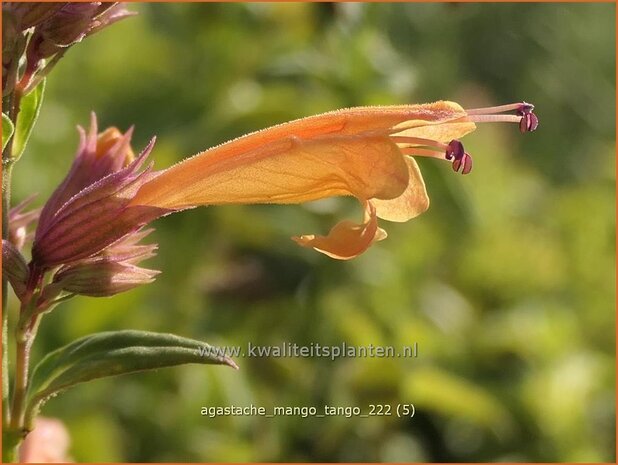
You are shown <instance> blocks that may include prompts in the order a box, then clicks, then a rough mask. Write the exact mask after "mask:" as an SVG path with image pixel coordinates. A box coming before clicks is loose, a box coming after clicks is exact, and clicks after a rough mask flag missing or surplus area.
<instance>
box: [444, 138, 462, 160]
mask: <svg viewBox="0 0 618 465" xmlns="http://www.w3.org/2000/svg"><path fill="white" fill-rule="evenodd" d="M464 153H465V150H464V146H463V144H462V143H461V142H460V141H458V140H457V139H453V140H452V141H450V142H449V143H448V147H447V149H446V153H445V156H446V159H447V160H452V159H453V158H455V160H459V159H460V158H461V157H463V155H464Z"/></svg>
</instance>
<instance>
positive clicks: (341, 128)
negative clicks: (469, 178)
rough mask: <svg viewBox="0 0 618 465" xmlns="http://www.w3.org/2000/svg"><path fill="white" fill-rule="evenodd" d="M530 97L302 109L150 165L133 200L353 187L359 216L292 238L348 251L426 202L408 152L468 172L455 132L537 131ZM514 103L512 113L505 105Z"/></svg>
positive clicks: (273, 196)
mask: <svg viewBox="0 0 618 465" xmlns="http://www.w3.org/2000/svg"><path fill="white" fill-rule="evenodd" d="M533 108H534V107H533V106H532V105H530V104H527V103H517V104H512V105H504V106H500V107H491V108H484V109H483V108H481V109H474V110H464V109H463V108H462V107H461V106H459V105H458V104H456V103H453V102H446V101H440V102H435V103H431V104H420V105H401V106H391V107H360V108H350V109H345V110H338V111H334V112H330V113H325V114H322V115H317V116H312V117H309V118H303V119H299V120H295V121H291V122H289V123H285V124H281V125H278V126H274V127H271V128H268V129H265V130H262V131H258V132H255V133H251V134H248V135H246V136H243V137H240V138H238V139H235V140H232V141H230V142H227V143H224V144H222V145H219V146H217V147H214V148H212V149H209V150H206V151H205V152H201V153H199V154H197V155H195V156H193V157H191V158H188V159H186V160H183V161H182V162H180V163H178V164H177V165H175V166H173V167H171V168H169V169H166V170H163V171H160V172H158V173H154V174H153V176H152V177H151V178H150V179H149V180H148V181H146V182H144V183H143V185H142V186H141V187H140V188H139V189H138V190H137V193H136V194H135V195H134V197H133V198H132V199H131V200H130V202H129V204H128V205H129V206H130V207H131V206H133V207H137V206H141V207H158V208H162V209H169V210H182V209H187V208H192V207H196V206H200V205H225V204H257V203H273V204H289V203H302V202H308V201H312V200H317V199H322V198H325V197H331V196H342V195H351V196H354V197H356V198H357V199H358V200H359V201H360V203H361V204H362V205H363V209H364V212H365V213H364V219H363V222H362V223H360V224H356V223H353V222H351V221H343V222H340V223H339V224H337V225H336V226H335V227H334V228H332V229H331V231H330V233H329V234H328V235H326V236H320V235H302V236H297V237H294V238H293V239H294V240H295V241H296V242H297V243H299V244H300V245H302V246H305V247H310V248H314V249H315V250H317V251H319V252H322V253H324V254H326V255H328V256H330V257H333V258H337V259H342V260H347V259H351V258H354V257H356V256H358V255H359V254H361V253H362V252H364V251H365V250H367V248H368V247H369V246H370V245H371V244H372V243H373V242H376V241H378V240H381V239H384V238H385V237H386V233H385V232H384V230H382V229H381V228H379V227H378V224H377V218H381V219H384V220H388V221H396V222H404V221H408V220H409V219H411V218H414V217H416V216H418V215H420V214H421V213H423V212H424V211H425V210H427V208H428V207H429V198H428V196H427V191H426V188H425V184H424V181H423V178H422V175H421V173H420V170H419V168H418V165H417V164H416V162H415V161H414V159H413V158H412V157H416V156H424V157H432V158H438V159H443V160H447V161H450V162H451V163H452V166H453V169H454V170H455V171H458V172H461V173H462V174H467V173H469V172H470V171H471V169H472V158H471V156H470V154H468V153H467V152H466V151H465V150H464V147H463V144H462V143H461V141H460V140H459V139H460V138H461V137H463V136H464V135H466V134H468V133H470V132H472V131H474V130H475V129H476V125H475V123H481V122H512V123H517V124H519V127H520V130H522V131H523V132H527V131H534V130H535V129H536V127H537V126H538V119H537V118H536V116H535V115H534V114H533V113H532V110H533ZM507 111H513V112H514V113H515V114H513V115H508V114H502V113H504V112H507Z"/></svg>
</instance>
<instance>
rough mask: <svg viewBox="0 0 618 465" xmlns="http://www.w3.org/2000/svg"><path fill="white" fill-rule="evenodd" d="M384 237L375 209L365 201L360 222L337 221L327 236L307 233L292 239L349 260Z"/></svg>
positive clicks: (332, 255)
mask: <svg viewBox="0 0 618 465" xmlns="http://www.w3.org/2000/svg"><path fill="white" fill-rule="evenodd" d="M385 238H386V231H384V230H383V229H381V228H378V219H377V217H376V209H375V207H374V206H373V205H372V204H371V202H365V218H364V222H363V223H362V224H356V223H354V222H353V221H349V220H345V221H341V222H339V223H337V224H336V225H335V226H334V227H333V228H332V229H331V230H330V232H329V233H328V236H319V235H314V234H307V235H303V236H294V237H292V240H294V241H296V243H297V244H299V245H301V246H303V247H309V248H313V249H315V250H317V251H318V252H322V253H323V254H326V255H328V256H329V257H332V258H336V259H339V260H350V259H352V258H354V257H357V256H358V255H360V254H362V253H363V252H364V251H365V250H367V249H368V248H369V247H370V246H371V244H373V243H374V242H376V241H381V240H382V239H385Z"/></svg>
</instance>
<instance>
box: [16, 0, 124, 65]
mask: <svg viewBox="0 0 618 465" xmlns="http://www.w3.org/2000/svg"><path fill="white" fill-rule="evenodd" d="M133 14H134V13H132V12H129V11H127V10H125V9H124V8H123V7H122V6H120V5H118V4H117V3H101V2H84V3H73V2H69V3H66V4H65V5H63V6H62V7H61V8H59V9H57V10H56V11H55V12H54V14H53V15H51V16H50V17H49V18H48V19H47V20H46V21H44V22H42V23H41V24H40V25H39V26H38V27H37V28H36V29H35V33H34V35H33V37H32V39H31V40H30V45H29V46H28V49H29V50H28V56H29V58H30V59H32V60H34V61H38V60H40V59H42V58H47V57H50V56H52V55H55V54H56V53H58V52H60V51H62V49H66V48H67V47H70V46H71V45H73V44H75V43H77V42H80V41H81V40H82V39H83V38H84V37H86V36H89V35H91V34H94V33H95V32H97V31H99V30H101V29H103V28H104V27H106V26H108V25H110V24H112V23H115V22H116V21H119V20H121V19H123V18H126V17H127V16H131V15H133Z"/></svg>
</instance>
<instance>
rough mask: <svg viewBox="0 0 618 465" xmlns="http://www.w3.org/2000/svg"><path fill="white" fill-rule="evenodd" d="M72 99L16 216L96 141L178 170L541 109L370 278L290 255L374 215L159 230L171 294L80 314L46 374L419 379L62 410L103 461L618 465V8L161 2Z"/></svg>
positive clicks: (266, 209)
mask: <svg viewBox="0 0 618 465" xmlns="http://www.w3.org/2000/svg"><path fill="white" fill-rule="evenodd" d="M130 8H131V9H133V10H136V11H138V12H139V16H137V17H134V18H131V19H128V20H126V21H123V22H122V23H119V24H117V25H115V26H113V27H110V28H109V29H106V30H105V31H103V32H101V33H99V34H97V35H96V36H93V37H91V38H88V39H87V40H85V41H84V42H83V43H81V44H79V45H78V46H75V47H74V48H73V49H72V50H70V51H69V53H68V54H67V55H66V57H65V58H63V59H62V61H61V62H60V64H59V65H58V66H57V68H56V69H55V70H54V71H53V73H52V74H51V75H50V78H49V80H48V88H47V95H46V102H44V105H43V110H42V113H41V117H40V120H39V122H38V124H37V127H36V128H35V133H34V136H33V139H32V143H31V144H30V146H29V148H28V152H27V153H26V155H25V156H24V157H23V158H22V161H20V163H19V165H18V166H17V167H16V170H15V176H14V179H15V188H14V192H15V194H14V196H15V200H16V201H17V200H20V199H22V198H24V197H25V196H26V195H28V194H29V193H31V192H33V191H36V192H39V202H40V203H42V202H43V201H44V200H45V199H46V198H47V196H48V195H49V194H50V193H51V192H52V190H53V189H54V187H55V185H57V183H59V182H60V180H61V179H62V177H63V176H64V174H65V173H66V171H67V169H68V167H69V165H70V163H71V160H72V158H73V154H74V151H75V148H76V146H77V133H76V132H75V130H74V127H75V125H76V124H82V125H84V124H87V121H88V115H89V112H90V111H91V110H96V112H97V113H98V115H99V118H100V121H101V124H102V125H103V126H108V125H116V126H118V127H120V128H121V129H123V130H124V129H126V128H127V127H128V126H130V125H132V124H135V125H136V134H135V145H134V146H135V147H136V148H141V147H142V146H143V145H144V144H145V143H146V141H147V140H148V139H149V138H150V137H151V136H152V135H154V134H156V135H157V136H158V142H157V146H156V148H155V151H154V154H153V159H154V160H155V161H156V166H157V167H166V166H168V165H170V164H171V163H173V162H175V161H177V160H180V159H182V158H183V157H185V156H187V155H191V154H193V153H196V152H198V151H200V150H203V149H205V148H207V147H210V146H212V145H215V144H218V143H220V142H223V141H225V140H228V139H230V138H232V137H235V136H239V135H242V134H244V133H246V132H249V131H253V130H256V129H260V128H263V127H267V126H269V125H272V124H275V123H279V122H284V121H287V120H290V119H293V118H297V117H302V116H307V115H311V114H315V113H319V112H323V111H327V110H332V109H336V108H341V107H348V106H356V105H375V104H397V103H399V104H400V103H414V102H430V101H434V100H438V99H450V100H455V101H457V102H459V103H461V104H462V105H463V106H465V107H468V108H470V107H478V106H485V105H494V104H501V103H509V102H514V101H520V100H524V99H525V100H526V101H530V102H533V103H534V104H535V105H536V107H537V114H538V115H539V118H540V121H541V124H540V128H539V130H538V131H537V132H536V133H533V134H526V135H524V136H522V135H520V134H519V132H518V130H517V128H516V127H515V125H481V126H480V127H479V129H478V130H477V131H476V132H475V133H474V134H472V135H471V136H468V137H467V138H466V141H465V142H466V148H467V149H468V150H469V151H470V152H471V153H472V154H473V155H474V162H475V168H474V171H473V172H472V174H470V175H469V176H467V177H461V176H459V175H456V174H454V173H453V171H452V170H451V168H450V166H449V165H448V164H446V163H440V162H438V161H436V160H420V161H419V164H420V165H421V169H422V171H423V173H424V176H425V179H426V182H427V186H428V190H429V193H430V197H431V199H432V206H431V208H430V210H429V211H428V212H427V213H426V214H424V215H422V216H421V217H419V218H418V219H415V220H414V221H411V222H409V223H406V224H384V225H383V226H384V227H386V229H387V230H388V232H389V238H388V240H386V241H384V242H381V243H380V244H378V245H376V246H374V247H373V248H371V249H370V251H369V252H368V253H366V254H365V255H364V256H362V257H360V258H358V259H356V260H354V261H352V262H348V263H343V262H338V261H334V260H330V259H328V258H327V257H325V256H322V255H320V254H317V253H315V252H312V251H310V250H305V249H301V248H299V247H297V246H296V245H295V244H294V243H293V242H292V241H290V240H289V236H292V235H294V234H297V233H306V232H320V231H322V232H326V231H328V229H329V228H330V227H331V226H332V225H333V224H334V223H335V222H336V221H337V220H339V219H341V218H342V217H350V218H358V216H359V215H360V211H359V208H358V205H357V204H356V203H355V202H354V201H352V200H349V199H335V200H331V201H323V202H320V203H317V204H311V205H306V206H285V207H282V206H230V207H217V208H214V207H213V208H202V209H198V210H194V211H190V212H185V213H182V214H178V215H175V216H172V217H169V218H164V219H161V220H159V221H157V222H156V223H155V226H156V228H157V231H156V233H155V234H154V235H153V240H155V241H156V242H158V243H159V244H160V252H159V254H158V256H157V257H156V258H154V259H152V260H151V261H150V262H149V263H150V265H151V266H152V267H154V268H158V269H161V270H163V274H162V275H161V276H160V277H159V278H158V279H157V281H156V283H154V284H152V285H149V286H146V287H143V288H141V289H138V290H135V291H132V292H129V293H126V294H124V295H120V296H117V297H114V298H109V299H94V298H77V299H74V300H73V301H71V302H69V303H67V304H66V305H63V306H61V307H59V308H57V309H56V310H54V312H53V313H52V314H51V315H50V316H48V317H46V318H45V320H44V321H43V325H42V327H41V331H40V336H39V338H38V340H37V342H36V348H35V356H36V357H40V356H41V355H42V354H43V353H45V352H47V351H49V350H52V349H54V348H57V347H59V346H61V345H63V344H66V343H68V342H69V341H71V340H73V339H75V338H78V337H81V336H84V335H86V334H89V333H91V332H95V331H102V330H112V329H120V328H135V329H143V330H152V331H165V332H175V333H178V334H180V335H183V336H188V337H193V338H196V339H200V340H204V341H207V342H209V343H212V344H217V345H243V346H244V345H246V344H247V343H248V342H251V343H252V344H280V343H281V342H291V343H297V344H310V343H320V344H323V345H329V344H341V343H342V342H343V341H345V342H346V343H348V344H356V345H368V344H370V343H373V344H375V345H394V346H397V347H398V346H400V345H407V344H413V343H414V342H418V345H419V349H420V353H419V357H418V358H416V359H349V358H348V359H339V360H336V361H334V362H333V361H330V360H325V359H308V358H305V359H303V358H296V359H272V358H271V359H256V358H254V359H240V360H237V362H238V363H239V365H240V366H241V369H240V371H238V372H235V371H234V370H231V369H229V368H225V367H203V366H195V365H194V366H186V367H180V368H174V369H169V370H161V371H159V372H156V373H147V374H137V375H131V376H124V377H121V378H116V379H110V380H102V381H97V382H93V383H90V384H88V385H82V386H80V387H76V388H74V389H73V390H70V391H69V392H67V393H65V394H64V395H62V396H60V397H58V398H56V399H53V400H52V401H50V402H49V404H48V405H47V406H46V408H45V409H44V414H45V415H47V416H55V417H60V418H62V419H63V420H64V421H65V422H66V424H67V426H68V428H69V430H70V432H71V435H72V437H73V447H72V455H73V457H74V459H76V460H78V461H99V462H100V461H142V462H148V461H154V462H157V461H501V460H508V461H587V462H597V461H606V462H613V461H614V460H615V402H614V399H615V397H614V391H615V338H614V335H615V330H614V328H615V313H614V305H615V304H614V302H615V242H614V237H615V215H614V212H615V200H614V198H615V197H614V194H615V190H614V185H615V158H614V154H615V42H614V38H615V23H614V21H615V5H614V4H358V3H350V4H329V3H323V4H300V3H288V4H268V3H262V4H173V5H172V4H142V5H131V6H130ZM400 402H413V403H414V404H415V405H416V408H417V414H416V416H415V417H414V418H413V419H411V420H403V419H398V418H396V417H381V418H380V417H374V418H368V419H359V418H341V417H339V418H331V419H317V418H306V419H302V418H297V417H282V418H276V419H264V418H259V417H233V418H232V417H227V418H218V419H208V418H204V417H201V416H200V408H201V407H202V406H211V405H229V404H235V405H249V404H251V403H253V404H256V405H259V406H264V407H267V408H270V407H272V406H274V405H289V406H316V407H318V408H321V406H322V405H324V404H329V405H340V406H360V407H364V408H366V406H367V405H368V404H370V403H389V404H397V403H400Z"/></svg>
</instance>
